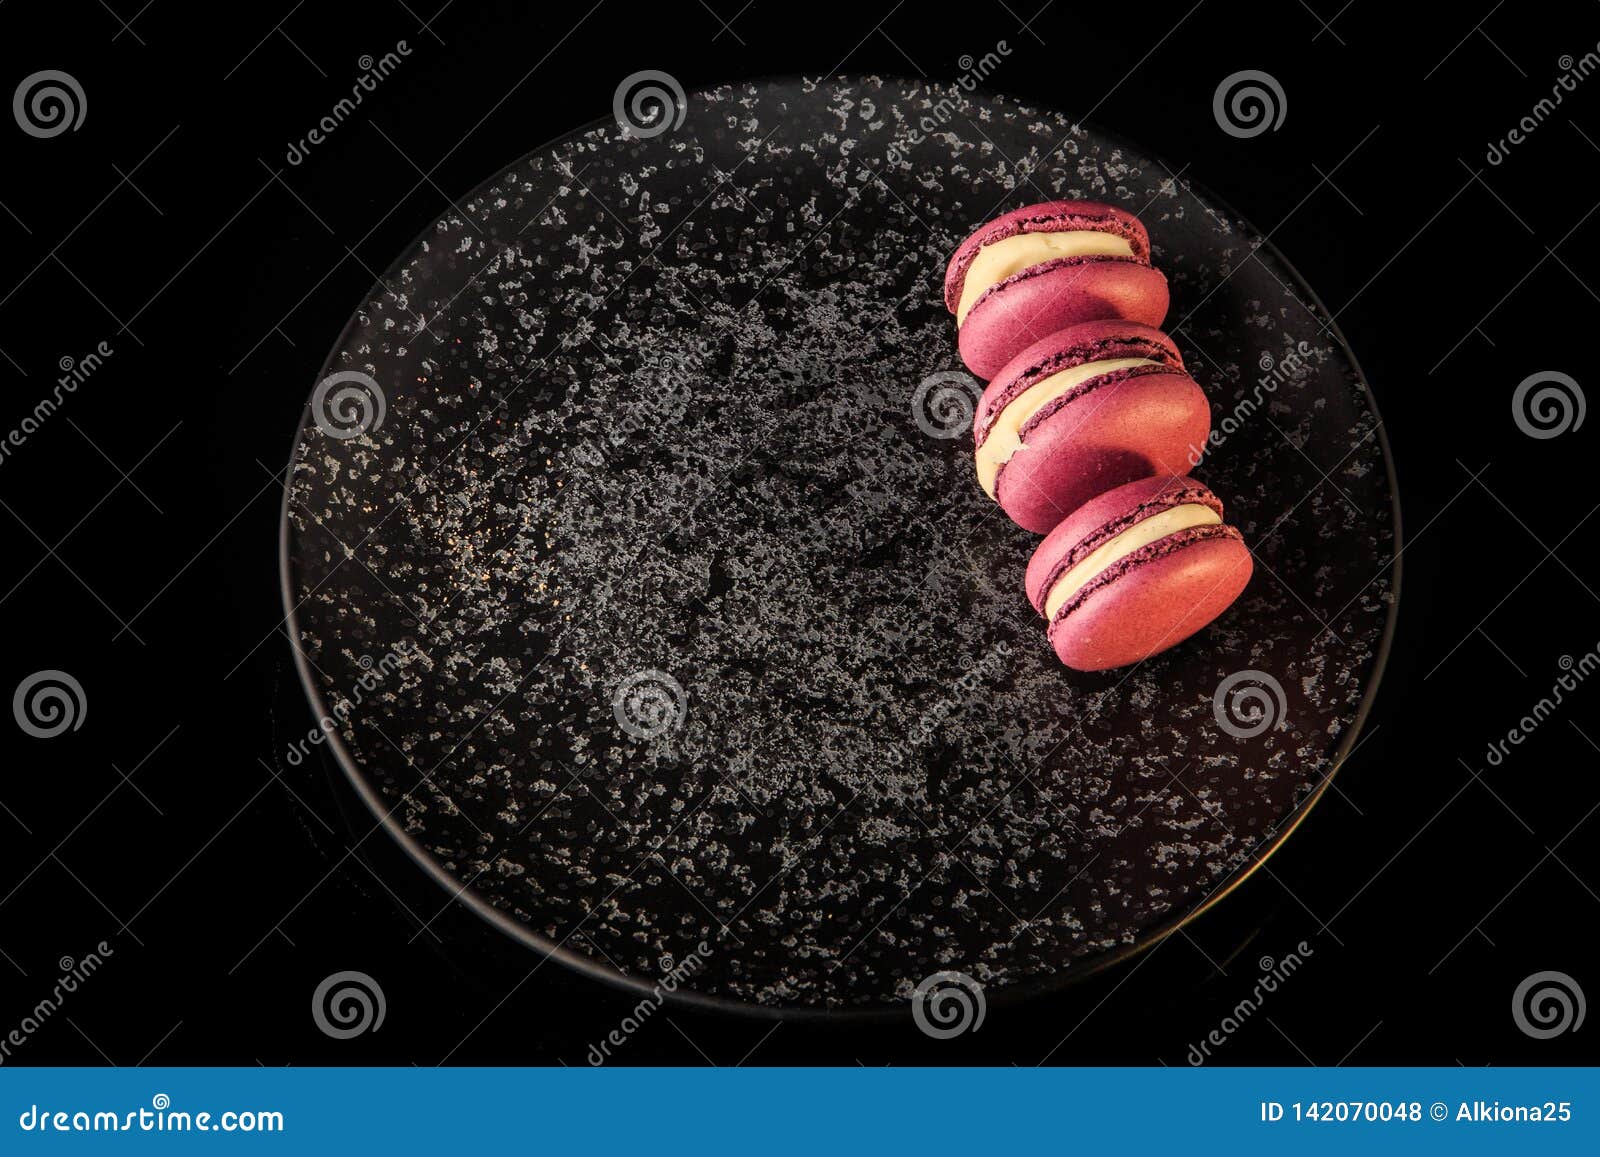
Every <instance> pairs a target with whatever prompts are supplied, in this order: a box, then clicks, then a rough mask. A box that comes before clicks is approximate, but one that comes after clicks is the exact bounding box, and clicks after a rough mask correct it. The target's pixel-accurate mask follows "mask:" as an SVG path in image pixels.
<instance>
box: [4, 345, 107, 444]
mask: <svg viewBox="0 0 1600 1157" xmlns="http://www.w3.org/2000/svg"><path fill="white" fill-rule="evenodd" d="M115 352H116V351H115V350H114V349H112V348H111V343H110V342H105V341H103V342H101V343H100V344H99V345H97V346H95V347H94V349H92V350H90V351H89V352H88V353H86V354H84V355H83V356H82V357H81V358H73V357H64V358H62V359H61V360H60V361H59V362H57V363H56V368H57V369H59V370H60V371H61V376H60V377H59V378H57V379H56V384H55V386H54V387H52V388H51V390H50V392H49V393H48V394H46V395H45V396H44V397H42V398H40V399H39V400H38V401H37V402H35V403H34V404H33V409H32V410H30V411H28V413H26V414H25V415H23V418H22V421H20V422H18V423H17V424H16V425H15V426H13V427H12V428H11V431H10V432H9V433H8V434H6V436H5V440H4V441H0V465H4V464H5V462H6V460H7V459H9V458H10V457H11V452H12V451H13V450H16V449H18V448H20V447H21V446H22V445H23V444H24V443H25V442H27V440H28V439H29V438H31V437H33V436H34V435H35V434H37V433H38V432H39V429H40V427H42V426H43V425H44V424H45V423H46V422H48V421H49V420H50V418H51V417H52V415H54V414H55V412H56V411H57V410H59V409H60V408H61V405H62V403H63V402H65V401H66V400H67V399H68V398H70V397H71V396H72V395H73V394H76V393H77V392H78V387H79V386H81V385H83V383H84V382H86V381H88V380H89V378H90V377H92V376H93V375H94V373H95V371H96V370H98V369H99V368H100V367H101V366H103V365H105V363H106V361H107V359H109V358H110V357H111V355H112V354H113V353H115Z"/></svg>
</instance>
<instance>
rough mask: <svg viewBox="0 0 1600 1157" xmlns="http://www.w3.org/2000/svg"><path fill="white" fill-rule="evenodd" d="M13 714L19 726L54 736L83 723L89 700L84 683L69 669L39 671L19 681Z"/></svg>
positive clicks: (36, 734)
mask: <svg viewBox="0 0 1600 1157" xmlns="http://www.w3.org/2000/svg"><path fill="white" fill-rule="evenodd" d="M11 713H12V714H13V715H15V716H16V718H17V726H18V727H20V728H22V730H23V731H25V732H27V733H28V734H29V735H31V736H33V737H34V738H35V739H54V738H55V737H56V736H58V735H62V734H64V733H65V732H67V731H76V730H78V728H80V727H82V726H83V721H84V718H85V717H86V716H87V715H88V714H89V700H88V699H87V698H86V697H85V696H84V694H83V684H82V683H79V682H78V681H77V680H76V679H74V678H73V677H72V676H71V675H69V674H67V673H66V672H65V671H54V670H48V671H35V672H34V673H33V674H32V675H29V676H28V677H27V678H26V679H24V680H23V681H22V682H21V683H18V684H17V691H16V694H15V695H13V696H12V697H11Z"/></svg>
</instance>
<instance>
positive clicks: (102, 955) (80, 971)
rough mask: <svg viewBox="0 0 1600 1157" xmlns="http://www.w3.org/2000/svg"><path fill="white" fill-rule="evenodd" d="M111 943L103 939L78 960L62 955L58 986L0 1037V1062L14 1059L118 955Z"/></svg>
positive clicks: (57, 965)
mask: <svg viewBox="0 0 1600 1157" xmlns="http://www.w3.org/2000/svg"><path fill="white" fill-rule="evenodd" d="M115 955H116V953H115V952H113V951H112V949H111V945H109V944H107V943H106V942H105V941H104V940H102V941H100V943H98V944H96V945H95V946H94V951H93V952H89V953H86V954H85V955H84V956H83V957H81V958H80V959H78V960H74V959H73V958H72V957H70V956H63V957H62V958H61V959H60V960H58V961H57V962H56V967H58V968H59V969H60V970H61V975H60V976H59V977H57V979H56V983H55V987H54V988H52V989H51V990H50V994H49V995H48V996H46V997H45V998H44V999H43V1000H40V1001H39V1002H38V1003H37V1004H35V1005H34V1006H33V1007H32V1008H31V1009H29V1010H28V1012H27V1014H26V1015H24V1016H23V1018H22V1020H21V1021H20V1022H18V1023H17V1025H16V1027H14V1028H13V1029H12V1030H11V1031H10V1032H8V1033H6V1035H5V1036H4V1037H0V1065H3V1064H5V1063H6V1062H7V1061H9V1060H10V1059H11V1054H12V1052H13V1051H14V1050H16V1049H20V1048H21V1047H22V1046H23V1045H25V1044H27V1043H28V1038H29V1037H31V1036H33V1034H34V1033H36V1032H38V1031H39V1030H40V1029H41V1028H43V1027H44V1025H45V1022H46V1021H48V1020H49V1019H50V1018H51V1017H53V1016H55V1014H56V1013H58V1012H60V1011H61V1006H62V1005H63V1004H65V1003H66V1001H67V998H68V997H69V996H71V995H72V994H73V993H75V992H77V991H78V989H79V988H80V987H81V986H82V985H83V984H84V983H85V982H86V981H87V980H88V979H89V977H91V976H93V975H94V974H95V973H96V972H99V971H100V969H101V968H102V967H104V965H105V963H106V960H107V958H108V957H111V956H115Z"/></svg>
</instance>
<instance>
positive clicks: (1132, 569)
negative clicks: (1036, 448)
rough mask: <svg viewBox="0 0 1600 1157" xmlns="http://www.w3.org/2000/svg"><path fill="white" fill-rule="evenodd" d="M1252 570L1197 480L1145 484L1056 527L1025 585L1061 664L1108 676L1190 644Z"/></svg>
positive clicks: (1099, 501) (1107, 497) (1123, 489)
mask: <svg viewBox="0 0 1600 1157" xmlns="http://www.w3.org/2000/svg"><path fill="white" fill-rule="evenodd" d="M1252 570H1253V564H1252V561H1251V556H1250V550H1249V548H1248V547H1246V546H1245V544H1244V539H1243V537H1242V536H1241V535H1240V534H1239V531H1238V530H1237V529H1236V528H1234V527H1232V526H1229V525H1227V524H1226V523H1224V522H1223V521H1222V502H1221V500H1220V499H1218V498H1217V496H1216V495H1215V494H1213V493H1211V491H1210V490H1208V489H1207V488H1206V487H1205V486H1203V485H1201V484H1200V483H1199V482H1196V481H1195V480H1194V479H1193V478H1187V477H1178V478H1145V479H1142V480H1140V481H1138V482H1130V483H1128V484H1127V485H1126V486H1119V487H1117V488H1116V489H1115V490H1111V491H1108V492H1107V493H1105V494H1102V495H1100V496H1099V497H1098V498H1095V499H1093V500H1092V501H1090V502H1088V503H1087V504H1085V505H1084V506H1083V507H1082V508H1081V509H1079V510H1077V511H1076V512H1074V513H1073V514H1072V516H1071V517H1069V518H1067V519H1066V520H1064V521H1063V522H1062V523H1061V524H1060V525H1059V526H1057V527H1056V528H1055V530H1053V531H1051V532H1050V534H1049V536H1048V537H1047V538H1046V539H1045V540H1044V541H1043V542H1042V543H1040V544H1039V547H1038V549H1037V550H1035V551H1034V553H1033V558H1032V560H1031V561H1029V563H1028V574H1027V581H1026V585H1027V592H1028V600H1029V601H1030V602H1032V603H1033V606H1034V609H1035V610H1037V611H1038V612H1039V613H1040V614H1042V615H1044V617H1045V619H1046V621H1047V622H1048V624H1049V626H1048V628H1047V631H1048V635H1049V639H1050V643H1051V646H1053V647H1054V648H1055V652H1056V655H1057V656H1059V657H1060V659H1061V661H1062V662H1063V663H1065V664H1066V665H1067V666H1069V667H1073V668H1075V669H1077V670H1079V671H1103V670H1106V669H1108V668H1111V667H1121V666H1125V665H1127V664H1129V663H1138V662H1141V661H1142V660H1144V659H1148V658H1149V657H1150V656H1152V655H1156V654H1159V653H1160V652H1162V651H1165V650H1166V649H1167V648H1169V647H1173V646H1176V645H1177V644H1178V643H1181V642H1182V641H1183V640H1184V639H1187V638H1188V637H1189V636H1190V635H1192V634H1194V633H1195V632H1196V631H1198V630H1200V629H1201V628H1202V627H1204V626H1205V625H1206V624H1208V623H1210V622H1211V621H1212V620H1213V619H1215V618H1216V617H1217V616H1218V615H1220V614H1222V612H1223V611H1225V610H1227V609H1228V607H1229V606H1230V605H1231V604H1232V603H1233V601H1234V600H1235V599H1237V598H1238V597H1239V595H1240V594H1241V593H1242V592H1243V591H1244V589H1245V586H1246V584H1248V583H1249V581H1250V575H1251V571H1252Z"/></svg>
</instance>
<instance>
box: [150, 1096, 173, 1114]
mask: <svg viewBox="0 0 1600 1157" xmlns="http://www.w3.org/2000/svg"><path fill="white" fill-rule="evenodd" d="M150 1105H151V1107H152V1108H154V1109H155V1110H157V1111H158V1112H159V1111H160V1110H162V1109H170V1108H172V1098H171V1097H169V1096H167V1094H165V1093H157V1094H156V1095H155V1096H153V1097H151V1098H150Z"/></svg>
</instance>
